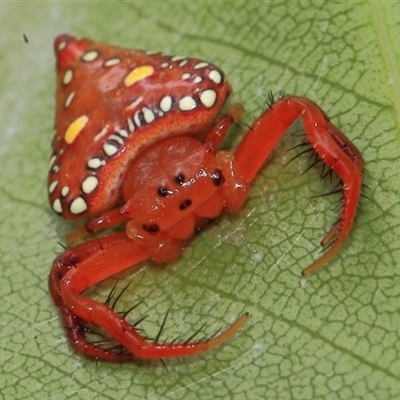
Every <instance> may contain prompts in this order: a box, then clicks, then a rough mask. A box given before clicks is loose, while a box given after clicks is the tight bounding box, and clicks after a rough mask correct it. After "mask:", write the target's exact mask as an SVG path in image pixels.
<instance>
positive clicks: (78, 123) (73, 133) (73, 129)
mask: <svg viewBox="0 0 400 400" xmlns="http://www.w3.org/2000/svg"><path fill="white" fill-rule="evenodd" d="M88 121H89V118H88V117H87V116H86V115H82V116H81V117H79V118H77V119H76V120H75V121H74V122H72V123H71V125H70V126H69V127H68V129H67V131H66V132H65V135H64V139H65V141H66V142H67V143H68V144H71V143H72V142H73V141H74V140H75V139H76V137H77V136H78V135H79V133H80V132H81V130H82V129H83V128H84V127H85V125H86V124H87V123H88Z"/></svg>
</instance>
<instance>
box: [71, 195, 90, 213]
mask: <svg viewBox="0 0 400 400" xmlns="http://www.w3.org/2000/svg"><path fill="white" fill-rule="evenodd" d="M69 210H70V211H71V213H72V214H75V215H77V214H82V213H83V212H85V211H86V210H87V204H86V202H85V200H84V199H83V198H82V197H77V198H76V199H75V200H74V201H73V202H72V203H71V205H70V207H69Z"/></svg>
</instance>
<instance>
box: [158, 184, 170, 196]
mask: <svg viewBox="0 0 400 400" xmlns="http://www.w3.org/2000/svg"><path fill="white" fill-rule="evenodd" d="M157 194H158V195H159V196H160V197H166V196H168V195H170V194H174V192H173V191H172V190H168V189H167V188H166V187H164V186H160V187H159V188H158V189H157Z"/></svg>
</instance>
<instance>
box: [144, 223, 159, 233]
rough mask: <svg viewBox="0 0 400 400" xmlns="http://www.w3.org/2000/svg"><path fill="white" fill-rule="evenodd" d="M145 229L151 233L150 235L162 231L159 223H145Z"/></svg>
mask: <svg viewBox="0 0 400 400" xmlns="http://www.w3.org/2000/svg"><path fill="white" fill-rule="evenodd" d="M143 229H144V230H145V231H146V232H147V233H150V235H155V234H156V233H158V232H160V227H159V226H158V225H157V224H144V225H143Z"/></svg>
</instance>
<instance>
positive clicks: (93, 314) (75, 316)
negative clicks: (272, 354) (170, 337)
mask: <svg viewBox="0 0 400 400" xmlns="http://www.w3.org/2000/svg"><path fill="white" fill-rule="evenodd" d="M149 258H150V255H149V253H148V251H147V250H146V249H145V248H144V247H143V246H140V245H139V244H138V243H136V242H135V241H133V240H132V239H129V238H128V237H127V236H126V234H124V233H116V234H111V235H108V236H104V237H101V238H99V239H93V240H91V241H89V242H86V243H84V244H81V245H78V246H76V247H73V248H71V249H69V250H66V251H65V252H64V253H62V254H61V255H60V256H58V257H57V258H56V260H55V261H54V264H53V268H52V270H51V274H50V277H49V287H50V292H51V295H52V297H53V299H54V302H55V303H56V305H57V307H58V308H59V310H60V314H61V317H62V320H63V323H64V327H65V329H66V332H67V336H68V339H69V341H70V343H71V345H72V347H74V349H75V350H76V351H77V352H78V353H80V354H84V355H86V356H89V357H95V358H98V359H105V360H108V361H127V360H130V359H132V358H133V357H135V358H156V359H159V358H165V357H179V356H186V355H192V354H198V353H202V352H204V351H206V350H208V349H211V348H214V347H216V346H219V345H220V344H222V343H223V342H225V341H226V340H228V339H229V338H230V337H231V336H233V335H234V334H235V333H236V332H237V331H238V329H239V328H240V327H241V326H242V325H243V324H244V322H245V321H246V319H247V314H244V315H243V316H242V317H240V318H239V319H238V320H237V321H236V322H234V323H233V324H232V325H231V326H230V327H228V329H227V330H225V331H224V332H222V333H221V334H220V335H218V336H216V337H213V338H211V339H205V340H202V341H198V342H194V343H193V342H190V343H186V342H184V343H159V342H158V341H157V339H156V340H155V341H152V340H149V339H146V338H145V337H143V336H142V335H140V334H139V333H138V331H137V329H135V326H134V325H131V324H130V323H128V322H127V321H126V320H125V318H124V314H122V315H121V314H118V313H117V312H115V311H114V310H113V309H112V308H111V307H110V306H108V305H107V304H105V303H99V302H97V301H95V300H93V299H90V298H88V297H85V296H84V295H83V294H82V292H84V291H85V290H86V289H87V288H89V287H90V286H92V285H94V284H96V283H97V282H100V281H101V280H103V279H105V278H107V277H108V276H111V275H114V274H116V273H118V272H121V271H123V270H125V269H127V268H129V267H131V266H134V265H137V264H139V263H140V262H142V261H144V260H147V259H149ZM83 321H85V322H88V323H90V324H94V325H97V326H99V327H101V328H102V329H104V330H105V331H106V332H108V334H110V335H111V336H112V337H113V338H114V339H115V340H116V341H117V342H118V343H119V344H120V345H121V346H122V347H123V348H125V349H126V350H127V351H128V352H129V353H131V354H127V353H122V352H116V351H113V350H112V349H105V348H102V347H101V346H98V345H96V344H95V343H89V342H88V341H87V340H86V338H85V336H84V332H85V330H84V326H83V324H82V322H83Z"/></svg>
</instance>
